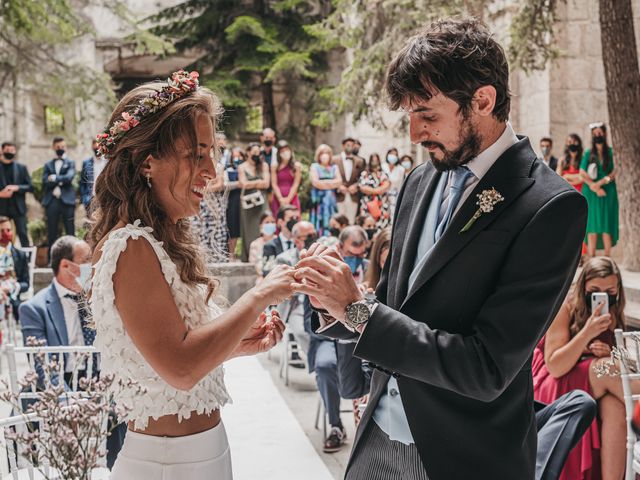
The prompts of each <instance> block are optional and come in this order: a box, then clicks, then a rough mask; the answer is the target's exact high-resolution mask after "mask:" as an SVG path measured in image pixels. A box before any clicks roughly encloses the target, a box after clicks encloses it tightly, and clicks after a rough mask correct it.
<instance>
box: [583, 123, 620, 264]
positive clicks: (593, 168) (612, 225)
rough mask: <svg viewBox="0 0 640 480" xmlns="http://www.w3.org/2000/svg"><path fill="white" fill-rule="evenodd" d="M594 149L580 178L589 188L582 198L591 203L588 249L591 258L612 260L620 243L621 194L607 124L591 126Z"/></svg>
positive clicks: (584, 159) (584, 162)
mask: <svg viewBox="0 0 640 480" xmlns="http://www.w3.org/2000/svg"><path fill="white" fill-rule="evenodd" d="M590 127H591V143H592V146H591V148H590V149H587V150H586V151H585V152H584V156H583V157H582V163H581V165H580V174H581V175H582V178H583V179H584V183H585V187H584V188H583V189H582V194H583V195H584V196H585V198H586V199H587V204H588V205H589V213H588V217H587V245H588V247H589V256H590V257H594V256H595V254H596V250H603V249H604V255H605V256H606V257H610V256H611V247H613V246H615V244H616V243H617V242H618V190H617V188H616V182H615V180H616V171H615V167H614V164H613V149H612V148H611V147H610V146H609V145H608V144H607V127H606V126H605V124H604V123H595V124H591V125H590Z"/></svg>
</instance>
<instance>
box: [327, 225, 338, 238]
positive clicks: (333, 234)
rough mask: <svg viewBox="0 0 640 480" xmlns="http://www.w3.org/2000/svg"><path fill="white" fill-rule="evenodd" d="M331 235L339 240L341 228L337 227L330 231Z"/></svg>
mask: <svg viewBox="0 0 640 480" xmlns="http://www.w3.org/2000/svg"><path fill="white" fill-rule="evenodd" d="M329 234H330V235H331V236H332V237H336V238H338V237H339V236H340V229H339V228H336V227H331V228H330V229H329Z"/></svg>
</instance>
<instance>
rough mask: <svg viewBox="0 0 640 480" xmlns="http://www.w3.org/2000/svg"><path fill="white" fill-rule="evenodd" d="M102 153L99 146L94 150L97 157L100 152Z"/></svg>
mask: <svg viewBox="0 0 640 480" xmlns="http://www.w3.org/2000/svg"><path fill="white" fill-rule="evenodd" d="M99 153H100V150H98V149H97V148H96V149H94V150H93V154H94V155H95V156H96V157H97V156H98V154H99Z"/></svg>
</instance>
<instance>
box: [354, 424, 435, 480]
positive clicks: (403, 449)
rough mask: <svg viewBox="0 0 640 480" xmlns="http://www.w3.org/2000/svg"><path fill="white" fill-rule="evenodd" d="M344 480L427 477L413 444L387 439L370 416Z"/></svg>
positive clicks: (400, 479)
mask: <svg viewBox="0 0 640 480" xmlns="http://www.w3.org/2000/svg"><path fill="white" fill-rule="evenodd" d="M352 455H353V458H352V459H351V462H350V466H349V470H348V471H347V474H346V476H345V480H429V477H428V476H427V472H426V471H425V469H424V466H423V465H422V460H420V455H419V454H418V449H417V448H416V446H415V445H405V444H404V443H401V442H396V441H395V440H391V439H390V438H389V436H388V435H387V434H386V433H384V432H383V431H382V430H381V429H380V427H378V425H377V424H376V422H375V421H374V420H373V419H371V420H370V421H369V424H368V425H367V427H366V429H365V431H364V433H363V434H362V438H361V439H360V442H358V448H357V449H356V451H354V452H353V453H352Z"/></svg>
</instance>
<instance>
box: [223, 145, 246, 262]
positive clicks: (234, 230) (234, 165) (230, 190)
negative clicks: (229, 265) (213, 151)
mask: <svg viewBox="0 0 640 480" xmlns="http://www.w3.org/2000/svg"><path fill="white" fill-rule="evenodd" d="M246 158H247V157H246V155H245V153H244V151H243V150H242V149H241V148H234V149H233V150H231V154H230V155H229V161H228V162H227V163H225V169H224V187H225V190H226V191H227V195H228V198H227V229H228V230H229V257H230V260H231V261H233V260H235V259H236V256H235V255H236V245H237V244H238V238H240V210H241V209H240V191H241V189H240V182H239V181H238V168H239V167H240V165H242V164H243V163H244V161H245V160H246Z"/></svg>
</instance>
